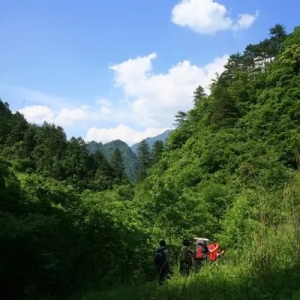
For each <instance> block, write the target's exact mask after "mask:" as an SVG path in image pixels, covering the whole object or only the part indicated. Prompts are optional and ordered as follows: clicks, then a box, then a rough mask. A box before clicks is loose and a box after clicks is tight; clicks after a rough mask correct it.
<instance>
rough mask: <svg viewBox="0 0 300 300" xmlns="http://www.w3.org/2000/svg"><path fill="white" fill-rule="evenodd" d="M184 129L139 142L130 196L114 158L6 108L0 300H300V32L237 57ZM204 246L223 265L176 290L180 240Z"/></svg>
mask: <svg viewBox="0 0 300 300" xmlns="http://www.w3.org/2000/svg"><path fill="white" fill-rule="evenodd" d="M187 100H188V99H187ZM176 121H177V124H178V127H177V128H176V129H175V130H174V131H172V132H171V134H170V136H169V138H168V140H167V142H166V144H162V143H159V142H158V143H156V146H155V147H153V149H152V150H151V151H150V149H149V145H147V143H145V141H144V142H142V143H141V144H140V146H139V149H138V154H137V156H138V161H139V168H138V170H137V174H136V175H137V182H136V183H134V184H133V183H130V182H129V180H128V179H127V178H126V176H124V162H123V163H122V160H120V153H119V154H118V153H116V154H115V158H114V160H113V162H111V161H110V162H108V160H107V159H106V157H105V156H104V155H103V153H101V152H95V153H94V154H89V153H88V152H87V149H86V145H85V143H84V141H83V140H82V139H80V138H79V139H75V138H72V139H71V140H67V139H66V137H65V133H64V131H63V130H62V128H60V127H57V126H55V125H51V124H47V123H45V124H44V125H42V126H36V125H32V124H29V123H28V122H27V121H26V120H25V119H24V117H23V116H22V115H21V114H19V113H15V114H12V113H11V111H10V110H9V106H8V104H5V103H3V102H0V153H1V159H0V199H1V200H0V201H1V210H0V225H1V226H0V228H1V229H0V233H1V235H0V243H1V246H0V252H1V253H0V254H1V255H0V260H1V261H0V266H1V268H0V279H1V285H2V286H1V289H0V293H2V295H0V298H1V299H5V295H8V294H9V295H10V296H9V298H7V297H6V299H81V300H95V299H101V300H102V299H125V300H126V299H152V300H154V299H172V300H176V299H192V300H194V299H195V300H196V299H197V300H199V299H220V300H222V299H300V289H299V282H300V226H299V221H300V219H299V217H300V172H299V162H300V153H299V150H300V27H297V28H295V29H294V31H293V32H292V33H290V34H287V33H286V32H285V30H284V27H283V26H281V25H275V26H274V27H273V28H271V29H270V32H269V36H268V38H266V39H265V40H263V41H261V42H259V43H258V44H256V45H248V46H247V47H246V49H245V51H244V52H243V53H236V54H233V55H231V56H230V58H229V61H228V63H227V64H226V66H225V71H224V72H223V73H222V74H219V76H218V77H217V78H216V79H215V80H214V81H213V82H212V84H211V92H210V95H206V94H205V93H204V90H203V88H202V87H201V86H199V87H198V88H197V89H196V90H195V93H194V107H193V108H192V109H191V110H190V111H188V112H182V111H180V112H178V114H177V115H176ZM122 170H123V171H122ZM200 235H201V236H206V237H208V238H210V239H212V240H216V241H219V242H220V244H221V245H222V247H223V248H225V249H226V259H224V260H223V261H219V262H217V263H214V264H212V265H210V264H208V265H207V266H205V267H204V268H203V269H202V270H201V272H200V273H199V274H192V275H191V276H190V277H189V278H181V277H180V276H179V275H178V272H177V269H176V265H177V261H176V258H177V255H178V251H179V248H180V245H181V242H182V239H184V238H191V237H193V236H200ZM161 238H164V239H166V241H167V243H168V244H169V247H170V250H171V253H172V262H173V265H174V274H173V276H172V278H171V279H170V280H168V281H167V282H166V283H165V285H164V286H158V285H157V284H156V274H155V272H154V270H153V268H152V253H153V249H154V248H155V247H157V245H158V241H159V240H160V239H161ZM21 249H22V250H21ZM12 287H13V288H12ZM70 297H71V298H70Z"/></svg>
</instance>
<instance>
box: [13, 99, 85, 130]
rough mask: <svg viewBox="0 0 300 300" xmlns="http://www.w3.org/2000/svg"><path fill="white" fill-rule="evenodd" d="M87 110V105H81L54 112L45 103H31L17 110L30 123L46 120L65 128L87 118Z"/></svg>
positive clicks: (39, 122) (40, 122)
mask: <svg viewBox="0 0 300 300" xmlns="http://www.w3.org/2000/svg"><path fill="white" fill-rule="evenodd" d="M88 110H89V107H88V106H86V105H83V106H81V107H79V108H74V109H70V108H62V109H60V110H59V111H58V112H55V111H54V110H53V109H51V108H50V107H48V106H45V105H32V106H26V107H24V108H22V109H19V112H20V113H21V114H23V115H24V116H25V118H26V119H27V121H29V122H31V123H35V124H42V123H43V122H44V121H46V122H49V123H54V124H55V125H60V126H62V127H64V128H66V127H70V126H74V125H75V124H76V123H78V122H80V121H85V120H87V119H88V118H89V114H88Z"/></svg>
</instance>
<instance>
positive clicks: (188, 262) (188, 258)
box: [179, 240, 195, 276]
mask: <svg viewBox="0 0 300 300" xmlns="http://www.w3.org/2000/svg"><path fill="white" fill-rule="evenodd" d="M189 246H190V242H189V240H184V241H183V243H182V247H181V251H180V255H179V271H180V274H181V275H183V276H187V275H189V274H190V270H191V269H192V267H193V257H194V254H195V253H194V251H193V250H192V249H190V247H189Z"/></svg>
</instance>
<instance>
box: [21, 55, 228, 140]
mask: <svg viewBox="0 0 300 300" xmlns="http://www.w3.org/2000/svg"><path fill="white" fill-rule="evenodd" d="M156 57H157V54H156V53H151V54H149V55H147V56H144V57H137V58H131V59H129V60H127V61H124V62H122V63H120V64H116V65H113V66H111V67H110V69H111V70H113V72H114V83H115V85H116V86H117V87H119V88H120V89H121V92H122V94H123V95H122V97H121V100H119V101H117V99H103V98H98V99H94V104H91V102H90V106H88V105H81V106H80V105H72V104H70V102H63V101H61V102H60V104H58V101H56V102H55V104H53V106H52V105H51V103H46V100H47V102H51V99H52V97H51V96H47V95H45V94H43V93H39V92H34V95H36V97H37V96H38V95H39V94H40V95H43V99H44V100H45V104H44V105H36V104H38V103H41V102H37V103H33V104H34V105H27V106H26V107H24V108H22V109H20V110H19V111H20V112H21V113H23V114H24V115H25V117H26V119H27V120H28V121H29V122H33V123H36V124H42V123H43V121H47V122H50V123H54V124H56V125H60V126H62V127H63V128H64V129H65V130H66V133H67V134H68V132H69V133H71V134H72V135H74V134H75V135H77V136H79V135H80V136H84V135H85V136H86V140H87V141H90V140H96V141H102V142H106V141H111V140H113V139H122V140H124V141H125V142H127V143H129V144H132V143H136V142H139V141H141V140H142V139H143V138H146V137H148V136H155V135H157V134H160V133H162V132H163V131H165V130H167V129H169V128H171V127H172V124H173V123H174V116H175V115H176V113H177V112H178V111H179V110H183V111H187V110H189V109H190V108H191V107H192V105H193V101H192V100H193V92H194V91H195V89H196V87H197V86H199V85H201V86H203V87H204V88H205V89H206V91H207V92H208V91H209V85H210V83H211V80H212V79H213V78H215V76H216V73H219V74H220V73H222V71H223V69H224V65H225V63H226V62H227V59H228V55H227V54H226V55H224V56H222V57H217V58H215V59H214V60H213V61H212V62H211V63H209V64H206V65H204V66H197V65H194V64H192V63H191V62H190V61H188V60H185V61H182V62H179V63H177V64H175V65H174V66H173V67H171V68H170V69H169V70H167V71H166V72H165V73H158V74H156V73H154V71H153V64H152V63H153V60H154V59H155V58H156ZM28 94H29V92H28V90H27V95H28ZM124 99H125V100H126V101H124ZM48 100H49V101H48ZM30 104H31V103H30ZM120 124H121V125H120ZM109 126H111V128H110V129H107V127H109ZM87 128H89V129H88V130H87ZM137 128H140V130H136V129H137ZM83 130H84V131H83ZM85 130H87V131H85Z"/></svg>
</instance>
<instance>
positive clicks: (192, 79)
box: [110, 53, 228, 127]
mask: <svg viewBox="0 0 300 300" xmlns="http://www.w3.org/2000/svg"><path fill="white" fill-rule="evenodd" d="M156 57H157V54H156V53H151V54H149V55H147V56H144V57H137V58H136V59H129V60H127V61H124V62H122V63H120V64H117V65H114V66H111V67H110V69H111V70H113V71H114V73H115V74H114V81H115V85H116V86H117V87H120V88H121V89H122V91H123V93H124V96H125V97H127V98H128V99H129V105H130V109H131V117H132V118H134V120H135V121H136V122H137V123H138V124H140V125H143V126H146V127H168V126H170V125H171V124H172V123H173V120H174V115H175V114H176V113H177V111H178V110H188V109H190V108H191V106H192V97H193V92H194V90H195V89H196V87H197V86H198V85H202V86H203V87H204V88H205V89H206V91H208V89H209V85H210V83H211V80H212V79H213V78H215V76H216V73H221V72H222V71H223V69H224V64H225V63H226V61H227V59H228V55H224V56H222V57H217V58H215V59H214V60H213V62H211V63H209V64H207V65H204V66H202V67H198V66H196V65H192V64H191V62H190V61H188V60H185V61H182V62H179V63H177V64H176V65H175V66H173V67H172V68H170V69H169V70H168V71H167V72H166V73H160V74H154V73H153V72H152V69H153V67H152V61H153V60H154V59H155V58H156Z"/></svg>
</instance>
